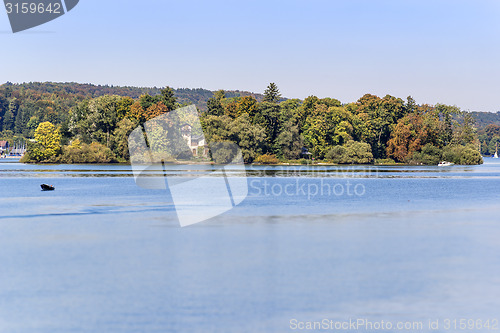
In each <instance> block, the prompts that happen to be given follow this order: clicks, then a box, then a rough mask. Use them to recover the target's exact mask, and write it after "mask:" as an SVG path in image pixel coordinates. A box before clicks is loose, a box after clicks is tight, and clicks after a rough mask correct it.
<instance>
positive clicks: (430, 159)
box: [405, 143, 443, 165]
mask: <svg viewBox="0 0 500 333" xmlns="http://www.w3.org/2000/svg"><path fill="white" fill-rule="evenodd" d="M442 155H443V151H442V150H441V149H439V148H438V147H435V146H433V145H432V144H430V143H428V144H426V145H425V146H424V147H423V148H422V150H421V151H418V152H414V153H413V154H411V155H410V156H408V157H407V158H406V160H405V162H406V163H408V164H423V165H437V164H438V163H439V162H440V161H441V157H442Z"/></svg>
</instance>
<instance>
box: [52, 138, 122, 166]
mask: <svg viewBox="0 0 500 333" xmlns="http://www.w3.org/2000/svg"><path fill="white" fill-rule="evenodd" d="M46 162H49V163H50V162H54V163H66V164H81V163H116V162H117V160H116V156H115V155H114V154H113V152H112V151H111V149H109V148H107V147H106V146H103V145H102V144H100V143H97V142H93V143H92V144H90V145H88V144H85V143H80V142H78V143H77V144H72V145H71V146H65V147H64V148H63V153H62V155H59V156H58V157H56V158H53V159H49V160H47V161H46Z"/></svg>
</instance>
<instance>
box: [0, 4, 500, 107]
mask: <svg viewBox="0 0 500 333" xmlns="http://www.w3.org/2000/svg"><path fill="white" fill-rule="evenodd" d="M499 18H500V1H485V0H478V1H459V0H454V1H444V0H443V1H439V0H434V1H427V0H420V1H413V0H399V1H376V0H371V1H369V0H345V1H335V0H331V1H320V0H308V1H306V0H304V1H273V0H267V1H261V0H254V1H241V2H237V1H190V0H183V1H180V0H178V1H169V0H141V1H127V0H80V3H79V5H78V6H77V7H75V9H73V10H72V11H71V12H69V13H68V14H66V15H64V16H62V17H61V18H59V19H56V20H54V21H52V22H49V23H47V24H45V25H43V26H40V27H37V28H34V29H32V30H29V31H26V32H22V33H17V34H12V33H11V31H10V26H9V22H8V18H7V15H6V13H5V12H0V39H1V45H2V47H1V52H0V59H1V65H0V66H1V67H0V82H5V81H11V82H25V81H75V82H89V83H95V84H114V85H138V86H165V85H170V86H172V87H175V88H179V87H187V88H197V87H202V88H207V89H211V90H215V89H239V90H249V91H254V92H263V91H264V89H265V87H266V86H267V85H268V83H269V82H276V84H278V87H279V88H280V90H281V91H282V94H283V95H284V96H286V97H290V98H295V97H296V98H305V97H307V96H309V95H316V96H319V97H326V96H329V97H334V98H337V99H339V100H341V101H342V102H352V101H356V100H357V99H358V98H359V97H361V96H362V95H363V94H365V93H373V94H376V95H379V96H384V95H386V94H391V95H394V96H397V97H402V98H406V96H408V95H412V96H413V97H414V98H415V99H416V100H417V102H419V103H430V104H435V103H446V104H454V105H458V106H459V107H461V108H462V109H465V110H471V111H472V110H481V111H498V110H500V98H499V97H498V96H499V92H500V89H499V88H500V19H499Z"/></svg>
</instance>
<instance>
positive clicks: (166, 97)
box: [146, 87, 177, 111]
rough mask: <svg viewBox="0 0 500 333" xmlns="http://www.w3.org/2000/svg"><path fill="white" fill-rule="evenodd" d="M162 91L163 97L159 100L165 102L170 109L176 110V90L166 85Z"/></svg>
mask: <svg viewBox="0 0 500 333" xmlns="http://www.w3.org/2000/svg"><path fill="white" fill-rule="evenodd" d="M160 92H161V97H160V100H159V102H163V104H164V105H165V106H166V107H167V110H168V111H172V110H175V108H176V104H177V99H176V98H175V94H174V90H173V89H172V88H170V87H165V88H164V89H162V90H161V91H160ZM146 109H147V108H146Z"/></svg>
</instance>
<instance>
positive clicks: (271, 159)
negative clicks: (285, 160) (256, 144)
mask: <svg viewBox="0 0 500 333" xmlns="http://www.w3.org/2000/svg"><path fill="white" fill-rule="evenodd" d="M255 162H257V163H261V164H278V163H279V162H280V161H279V160H278V159H277V158H276V156H275V155H269V154H264V155H260V156H259V157H257V158H256V159H255Z"/></svg>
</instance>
